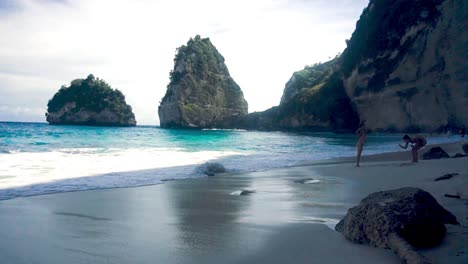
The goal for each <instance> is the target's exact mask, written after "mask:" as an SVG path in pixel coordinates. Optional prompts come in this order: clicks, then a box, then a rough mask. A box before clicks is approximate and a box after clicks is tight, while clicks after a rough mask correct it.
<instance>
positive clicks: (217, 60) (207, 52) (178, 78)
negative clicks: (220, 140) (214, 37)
mask: <svg viewBox="0 0 468 264" xmlns="http://www.w3.org/2000/svg"><path fill="white" fill-rule="evenodd" d="M174 63H175V65H174V69H173V70H172V71H171V73H170V83H169V85H168V86H167V92H166V95H165V96H164V98H163V99H162V101H161V104H160V105H159V109H158V114H159V120H160V124H161V127H164V128H230V124H232V123H233V120H238V119H240V118H242V117H243V116H245V115H247V113H248V109H247V102H246V101H245V99H244V95H243V93H242V91H241V89H240V87H239V86H238V85H237V83H236V82H235V81H234V80H233V79H232V78H231V76H230V75H229V71H228V68H227V67H226V65H225V64H224V58H223V56H222V55H221V54H220V53H219V52H218V51H217V49H216V48H215V47H214V46H213V44H212V43H211V41H210V40H209V39H208V38H203V39H202V38H200V36H198V35H197V36H196V37H195V38H193V39H190V40H189V41H188V42H187V45H183V46H182V47H180V48H178V49H177V54H176V56H175V59H174Z"/></svg>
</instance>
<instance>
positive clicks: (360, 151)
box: [356, 143, 364, 167]
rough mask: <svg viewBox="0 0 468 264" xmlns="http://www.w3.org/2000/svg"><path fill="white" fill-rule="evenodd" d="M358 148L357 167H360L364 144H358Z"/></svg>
mask: <svg viewBox="0 0 468 264" xmlns="http://www.w3.org/2000/svg"><path fill="white" fill-rule="evenodd" d="M356 147H357V157H356V167H359V162H360V161H361V154H362V148H363V147H364V144H362V143H358V144H357V145H356Z"/></svg>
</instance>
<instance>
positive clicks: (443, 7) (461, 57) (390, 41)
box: [341, 0, 468, 131]
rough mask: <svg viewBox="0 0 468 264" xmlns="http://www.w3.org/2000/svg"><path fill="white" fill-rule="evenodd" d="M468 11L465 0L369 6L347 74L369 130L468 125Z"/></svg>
mask: <svg viewBox="0 0 468 264" xmlns="http://www.w3.org/2000/svg"><path fill="white" fill-rule="evenodd" d="M467 10H468V3H467V2H466V1H463V0H445V1H444V0H424V1H423V0H411V1H409V0H398V1H382V0H372V1H370V3H369V6H368V7H367V8H366V9H365V10H364V12H363V14H362V15H361V18H360V20H359V21H358V23H357V25H356V30H355V32H354V33H353V35H352V38H351V39H350V41H349V42H348V47H347V48H346V50H345V51H344V52H343V56H342V67H341V71H342V76H343V81H344V86H345V89H346V93H347V94H348V96H349V97H350V98H351V100H352V102H353V104H354V105H355V106H356V109H357V112H358V113H359V116H360V118H361V119H365V120H367V126H368V127H369V128H370V129H372V130H385V131H437V130H441V129H442V128H443V127H445V126H447V125H448V126H450V127H459V126H461V125H465V126H466V125H468V114H467V113H468V82H467V81H468V64H467V62H466V61H467V59H468V56H467V55H468V49H467V47H468V41H467V37H466V36H467V34H468V32H467V29H468V23H467V19H466V15H467Z"/></svg>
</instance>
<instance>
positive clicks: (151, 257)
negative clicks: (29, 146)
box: [0, 141, 468, 263]
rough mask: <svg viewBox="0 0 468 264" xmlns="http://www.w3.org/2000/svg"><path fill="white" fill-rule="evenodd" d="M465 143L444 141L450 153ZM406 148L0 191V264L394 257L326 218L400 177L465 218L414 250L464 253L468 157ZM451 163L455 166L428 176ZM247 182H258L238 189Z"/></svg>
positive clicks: (463, 257) (464, 258)
mask: <svg viewBox="0 0 468 264" xmlns="http://www.w3.org/2000/svg"><path fill="white" fill-rule="evenodd" d="M465 143H466V141H465ZM461 145H462V143H461V142H460V143H452V144H447V145H444V146H443V148H444V149H445V150H446V151H447V152H448V153H449V154H451V155H453V154H455V153H457V152H460V153H462V150H461ZM430 147H431V146H426V147H425V148H424V149H423V150H422V152H424V151H427V150H428V149H429V148H430ZM364 154H365V150H364ZM410 156H411V154H410V153H409V151H406V152H396V153H388V154H380V155H374V156H364V157H363V159H362V164H361V165H362V167H360V168H356V167H354V159H353V158H342V159H336V160H328V161H320V162H306V163H303V164H301V165H299V166H294V167H288V168H281V169H274V170H268V171H261V172H253V173H244V174H222V175H216V176H213V177H206V178H199V179H187V180H177V181H167V182H165V183H164V184H161V185H154V186H146V187H138V188H122V189H107V190H94V191H82V192H69V193H59V194H50V195H41V196H33V197H26V198H18V199H12V200H4V201H0V237H2V239H1V240H0V263H400V260H399V259H398V257H397V256H395V255H394V254H393V253H392V252H391V251H390V250H385V249H378V248H373V247H370V246H367V245H357V244H352V243H351V242H348V241H347V240H345V239H344V237H343V236H342V235H341V234H340V233H338V232H336V231H334V230H333V227H334V225H335V224H336V223H337V222H338V221H339V220H340V219H342V218H343V217H344V215H345V214H346V211H347V210H348V208H350V207H352V206H354V205H357V204H358V203H359V201H360V200H361V199H362V198H364V197H365V196H367V195H368V194H369V193H372V192H375V191H381V190H389V189H395V188H399V187H405V186H413V187H419V188H422V189H423V190H426V191H428V192H430V193H431V194H432V195H433V196H434V197H435V198H436V199H437V201H438V202H439V203H440V204H441V205H442V206H443V207H445V208H446V209H447V210H449V211H450V212H452V213H453V214H454V215H455V216H456V217H457V219H458V221H459V222H460V225H459V226H450V225H447V235H446V238H445V239H444V242H443V243H442V244H441V245H440V246H438V247H435V248H432V249H424V250H420V252H421V253H423V254H424V255H426V256H427V257H429V258H430V259H432V260H433V261H434V263H468V239H467V235H468V232H467V231H468V230H467V228H468V206H467V205H468V202H467V199H468V198H467V197H468V165H467V164H468V157H463V158H450V159H442V160H421V161H420V162H419V163H418V164H411V163H409V160H410ZM447 173H458V174H459V175H457V176H455V177H453V178H452V179H449V180H444V181H437V182H435V181H434V179H435V178H437V177H440V176H442V175H444V174H447ZM245 189H247V190H251V191H253V193H251V194H250V195H245V196H243V195H239V193H240V191H242V190H245ZM444 194H459V195H460V196H461V199H453V198H447V197H444Z"/></svg>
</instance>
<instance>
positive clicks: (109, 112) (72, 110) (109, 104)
mask: <svg viewBox="0 0 468 264" xmlns="http://www.w3.org/2000/svg"><path fill="white" fill-rule="evenodd" d="M46 116H47V121H48V122H49V123H51V124H77V125H117V126H133V125H135V124H136V122H135V115H134V114H133V112H132V107H131V106H130V105H128V104H126V102H125V96H124V95H123V94H122V92H121V91H119V90H117V89H116V90H114V89H112V88H111V87H110V86H109V85H108V84H107V83H106V82H104V81H103V80H101V79H99V78H95V77H94V76H93V75H92V74H90V75H89V76H88V77H87V78H86V79H76V80H73V81H72V82H71V83H70V86H69V87H66V86H62V87H61V88H60V89H59V91H58V92H57V93H56V94H55V95H54V96H53V97H52V99H51V100H49V103H48V104H47V113H46Z"/></svg>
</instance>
